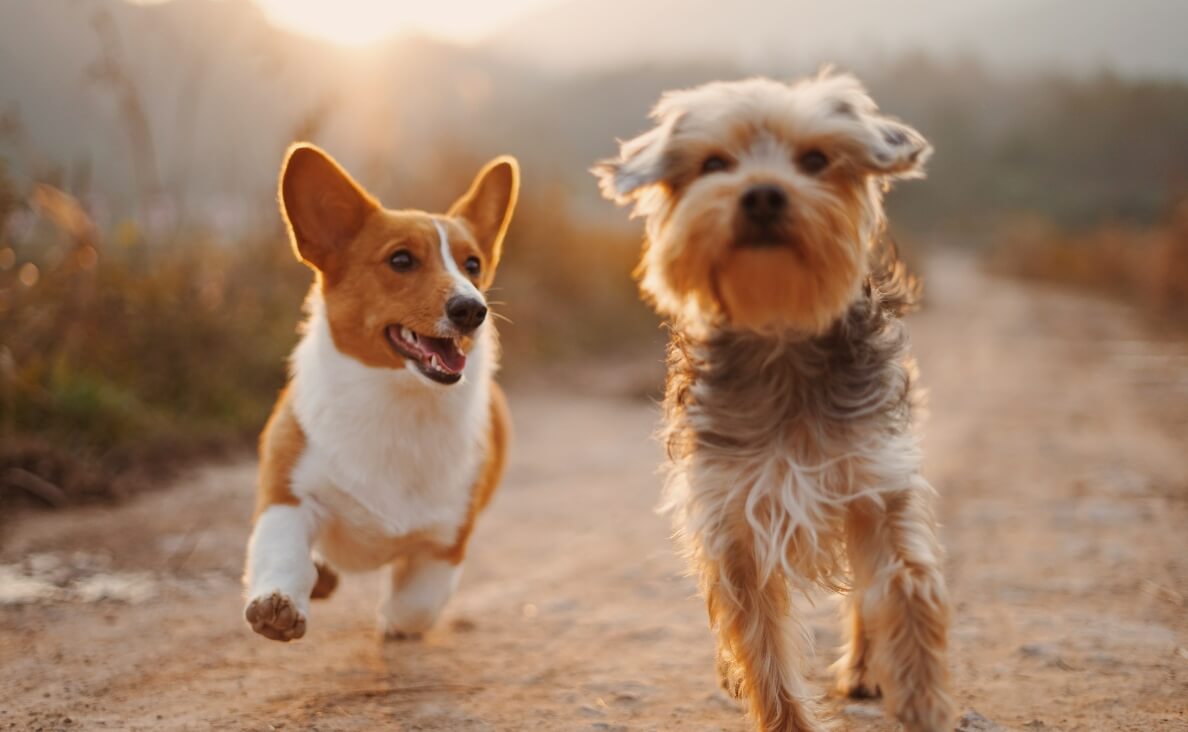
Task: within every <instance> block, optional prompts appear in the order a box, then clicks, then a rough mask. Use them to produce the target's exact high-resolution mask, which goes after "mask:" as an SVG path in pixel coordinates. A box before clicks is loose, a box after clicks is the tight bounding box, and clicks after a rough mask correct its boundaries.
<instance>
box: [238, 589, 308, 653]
mask: <svg viewBox="0 0 1188 732" xmlns="http://www.w3.org/2000/svg"><path fill="white" fill-rule="evenodd" d="M243 617H244V618H245V619H246V620H247V621H248V624H249V625H251V626H252V630H254V631H256V632H257V633H259V634H260V635H262V636H264V637H265V638H270V639H272V640H276V641H284V642H288V641H291V640H296V639H297V638H300V637H301V636H303V635H305V613H304V612H303V611H302V610H301V609H300V608H298V607H297V604H296V603H295V602H293V601H292V600H291V599H290V598H289V597H288V596H287V595H285V594H283V593H281V592H280V591H275V592H272V593H269V594H266V595H261V596H259V597H254V598H252V599H251V600H250V601H249V602H248V604H247V607H246V608H244V611H243Z"/></svg>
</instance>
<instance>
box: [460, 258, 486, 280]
mask: <svg viewBox="0 0 1188 732" xmlns="http://www.w3.org/2000/svg"><path fill="white" fill-rule="evenodd" d="M463 266H464V267H466V274H468V275H470V276H471V277H478V276H479V272H481V271H482V270H483V265H482V263H481V262H479V258H478V257H467V258H466V261H465V262H464V263H463Z"/></svg>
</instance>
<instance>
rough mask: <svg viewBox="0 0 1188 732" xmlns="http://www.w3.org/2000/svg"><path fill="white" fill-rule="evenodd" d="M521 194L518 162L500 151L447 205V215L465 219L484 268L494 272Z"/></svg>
mask: <svg viewBox="0 0 1188 732" xmlns="http://www.w3.org/2000/svg"><path fill="white" fill-rule="evenodd" d="M519 194H520V164H519V163H517V162H516V159H515V158H513V157H511V156H510V155H501V156H499V157H497V158H495V159H494V160H492V161H491V162H489V163H487V164H486V165H485V166H483V169H482V170H480V171H479V174H478V175H477V176H475V178H474V182H473V183H471V184H470V190H468V191H466V193H464V194H462V197H461V198H459V199H458V200H457V201H455V202H454V205H453V206H450V210H449V212H448V215H450V216H457V217H458V218H461V219H463V220H465V221H466V222H467V223H468V224H469V225H470V228H471V231H473V232H474V236H475V238H476V239H477V240H478V245H479V248H480V249H482V251H483V254H484V255H485V256H486V258H487V267H486V269H487V271H488V272H494V271H495V265H497V264H498V263H499V256H500V254H501V253H502V250H503V237H504V235H505V234H506V233H507V227H508V225H509V224H511V219H512V212H513V211H514V210H515V208H516V199H517V198H518V197H519Z"/></svg>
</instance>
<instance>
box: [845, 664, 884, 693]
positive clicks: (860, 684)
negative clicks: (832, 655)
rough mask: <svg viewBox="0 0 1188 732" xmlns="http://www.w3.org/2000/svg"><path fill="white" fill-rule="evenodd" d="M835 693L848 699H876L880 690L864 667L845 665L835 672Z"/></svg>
mask: <svg viewBox="0 0 1188 732" xmlns="http://www.w3.org/2000/svg"><path fill="white" fill-rule="evenodd" d="M836 688H837V693H839V694H841V695H842V696H844V697H848V698H850V699H878V698H879V697H880V696H882V692H881V690H880V689H879V687H878V684H875V683H874V682H873V681H871V680H870V678H869V677H868V675H867V671H866V669H865V668H862V667H859V668H854V667H846V668H843V669H842V670H841V671H839V672H838V674H837V685H836Z"/></svg>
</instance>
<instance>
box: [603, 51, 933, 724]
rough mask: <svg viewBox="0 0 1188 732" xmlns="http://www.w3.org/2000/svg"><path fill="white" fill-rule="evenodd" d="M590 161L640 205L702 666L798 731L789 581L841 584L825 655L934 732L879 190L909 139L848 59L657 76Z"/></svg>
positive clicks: (906, 378) (796, 645) (928, 515)
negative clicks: (840, 647) (811, 71)
mask: <svg viewBox="0 0 1188 732" xmlns="http://www.w3.org/2000/svg"><path fill="white" fill-rule="evenodd" d="M652 116H653V118H654V119H655V121H656V123H657V125H656V127H655V128H654V129H652V130H650V131H648V132H646V133H644V134H643V135H640V136H639V137H637V138H635V139H633V140H629V141H627V142H624V143H623V144H622V149H621V151H620V156H619V157H618V158H616V159H613V160H608V161H605V162H603V163H601V164H600V165H598V166H597V167H595V169H594V172H595V174H596V175H597V176H598V177H599V179H600V183H601V186H602V191H603V193H604V194H605V195H606V196H607V197H608V198H611V199H613V200H615V201H617V202H619V203H624V204H633V205H634V211H635V214H636V215H639V216H643V217H645V218H646V228H647V243H646V247H645V251H644V255H643V261H642V263H641V265H640V276H641V286H642V289H643V291H644V293H645V295H646V296H647V297H648V298H649V299H650V300H651V301H652V303H653V304H654V305H655V307H656V309H657V310H658V311H659V312H660V313H661V314H663V315H665V316H667V317H668V318H669V319H670V320H671V321H672V333H673V335H672V343H671V347H670V352H669V378H668V388H667V397H666V401H665V413H666V426H665V429H664V431H663V434H664V437H665V439H666V442H667V447H668V453H669V456H670V461H669V479H668V487H667V492H668V503H669V507H670V508H671V510H672V511H673V513H674V516H675V520H676V525H677V529H678V532H679V535H680V537H681V539H682V541H683V543H684V545H685V548H686V550H687V552H688V555H689V557H690V558H691V559H692V562H693V565H694V567H695V568H696V570H697V572H698V574H699V576H700V579H701V586H702V589H703V591H704V593H705V597H706V601H707V605H708V609H709V615H710V621H711V625H712V626H713V628H714V629H715V631H716V632H717V637H718V671H719V675H720V677H721V679H722V683H723V685H724V686H725V687H726V688H727V689H728V690H729V691H731V692H732V693H734V694H735V695H736V696H738V697H739V698H743V699H745V700H746V702H747V704H748V706H749V709H750V712H751V715H752V717H753V718H754V720H755V722H756V724H757V725H758V726H759V727H760V728H762V729H765V730H818V729H821V724H820V723H819V722H818V721H817V717H816V715H815V713H814V710H813V705H812V704H811V702H810V700H809V698H808V697H809V692H808V691H807V690H806V689H805V685H804V683H803V678H802V674H801V671H800V668H799V666H800V660H801V658H802V657H803V656H804V655H805V654H804V651H805V649H804V648H803V646H804V644H805V633H804V628H803V626H801V625H800V624H799V623H797V620H796V618H795V617H794V615H793V612H792V610H793V609H792V605H791V595H792V594H793V593H794V592H796V591H807V590H809V589H811V588H812V587H813V586H819V587H825V588H829V589H832V590H839V591H840V590H848V591H849V622H848V626H849V643H848V646H847V649H846V651H845V653H844V655H843V657H842V658H841V660H840V661H838V663H837V665H836V670H837V684H838V688H839V690H840V691H841V692H843V693H845V694H848V695H851V696H866V695H872V694H878V693H882V694H883V695H884V696H885V698H886V704H887V707H888V709H889V711H890V712H891V713H892V714H894V715H895V717H896V718H898V719H899V720H900V721H902V722H903V724H904V725H905V727H906V728H907V729H908V730H911V731H912V732H939V731H940V730H946V729H951V726H950V725H951V722H952V716H953V711H952V706H953V705H952V701H951V699H950V696H949V692H948V688H947V687H948V680H947V664H946V650H945V649H946V637H947V628H948V624H949V603H948V599H947V595H946V591H945V585H944V578H943V577H942V575H941V568H940V564H941V549H940V546H939V545H938V542H937V538H936V523H935V520H934V518H933V512H932V507H931V504H932V500H933V491H932V488H931V487H930V486H929V485H928V483H927V482H926V481H925V480H924V478H923V477H921V475H920V449H919V447H918V443H917V438H916V436H915V434H914V433H913V429H912V410H913V407H914V406H915V402H916V399H915V397H914V394H913V381H914V378H915V367H914V364H913V362H912V359H911V357H910V355H909V353H908V338H907V333H906V331H905V328H904V325H903V323H902V322H901V321H900V319H899V318H900V316H901V315H902V314H903V313H904V312H906V311H907V310H909V309H910V308H911V306H912V304H913V301H914V297H915V288H914V285H913V283H912V282H911V280H910V279H909V278H907V277H906V275H905V274H904V272H903V268H902V266H901V265H900V264H899V262H898V261H897V259H896V257H895V254H894V251H893V249H892V248H890V247H889V246H887V245H884V244H882V243H881V241H882V240H881V237H882V234H883V229H884V225H885V220H884V214H883V207H882V194H883V191H884V190H885V189H886V188H887V186H888V184H889V183H890V182H891V181H892V180H894V179H898V178H912V177H920V176H921V175H922V165H923V163H924V161H925V159H926V158H927V157H928V155H929V153H930V152H931V150H930V148H929V146H928V143H927V142H926V141H925V140H924V138H923V137H922V136H921V135H920V134H919V133H918V132H916V131H915V130H914V129H912V128H911V127H908V126H906V125H904V124H903V123H901V122H898V121H896V120H893V119H891V118H889V117H886V116H883V115H881V114H880V113H879V112H878V108H877V107H876V106H875V104H874V102H873V101H872V100H871V99H870V97H869V96H868V95H867V93H866V91H865V90H864V89H863V87H862V86H861V84H859V82H858V81H857V80H855V79H854V78H853V77H851V76H846V75H832V74H829V73H828V72H826V73H822V74H821V75H820V76H818V77H816V78H812V79H807V80H804V81H801V82H798V83H795V84H792V85H787V84H783V83H778V82H775V81H770V80H766V79H751V80H747V81H740V82H731V83H713V84H707V85H705V86H701V87H697V88H694V89H689V90H685V91H676V92H670V93H668V94H665V95H664V96H663V97H662V98H661V100H660V103H659V104H658V105H657V106H656V108H655V110H654V111H653V113H652Z"/></svg>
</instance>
